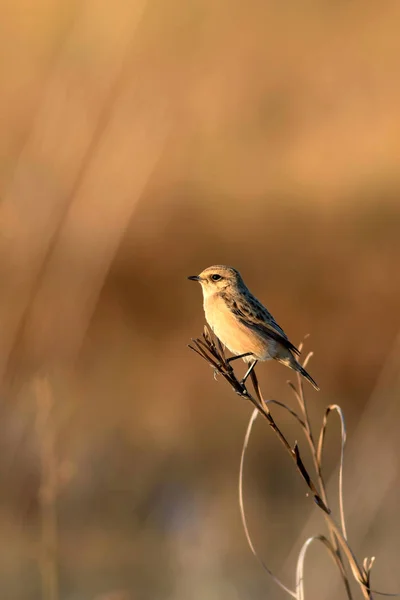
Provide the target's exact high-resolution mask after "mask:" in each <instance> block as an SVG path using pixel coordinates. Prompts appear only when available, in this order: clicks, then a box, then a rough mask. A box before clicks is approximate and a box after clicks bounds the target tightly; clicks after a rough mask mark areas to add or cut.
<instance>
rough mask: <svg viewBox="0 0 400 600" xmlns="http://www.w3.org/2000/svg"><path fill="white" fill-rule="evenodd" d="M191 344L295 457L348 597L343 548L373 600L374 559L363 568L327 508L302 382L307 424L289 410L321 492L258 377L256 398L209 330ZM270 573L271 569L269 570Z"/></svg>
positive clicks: (364, 591) (300, 395)
mask: <svg viewBox="0 0 400 600" xmlns="http://www.w3.org/2000/svg"><path fill="white" fill-rule="evenodd" d="M192 342H193V345H191V346H189V347H190V348H191V349H192V350H194V351H195V352H196V353H197V354H199V355H200V356H201V357H202V358H203V359H204V360H206V361H207V362H208V364H209V365H210V366H211V367H212V368H213V369H214V372H218V373H220V374H221V375H222V376H223V377H224V378H225V379H226V380H227V381H228V382H229V383H230V385H231V386H232V387H233V389H234V391H235V392H236V393H237V394H238V395H239V396H241V397H242V398H245V399H246V400H249V401H250V402H251V403H252V404H253V406H254V407H255V408H256V409H257V411H258V412H259V413H260V414H261V415H262V416H263V417H264V418H265V419H267V421H268V424H269V426H270V427H271V428H272V429H273V430H274V432H275V433H276V435H277V436H278V438H279V440H280V441H281V443H282V444H283V446H284V448H285V449H286V451H287V452H288V453H289V455H290V457H291V458H292V460H293V461H294V463H295V466H296V468H297V470H298V472H299V473H300V475H301V477H302V478H303V480H304V482H305V483H306V485H307V487H308V488H309V490H310V491H311V493H312V496H313V500H314V502H315V503H316V504H317V506H318V507H319V508H320V509H321V510H322V511H323V512H324V515H325V518H326V519H327V524H328V528H329V530H330V532H331V535H332V538H333V540H334V541H333V543H332V546H331V547H332V548H333V550H334V553H335V556H336V558H337V560H336V559H335V561H336V562H337V564H339V562H340V564H341V567H340V571H341V573H342V576H343V581H344V583H345V586H346V590H347V593H348V597H349V598H351V592H350V587H349V583H348V581H347V575H346V573H345V570H344V564H343V559H342V557H341V554H340V551H339V546H340V548H341V550H342V551H343V552H344V554H345V556H346V558H347V560H348V562H349V564H350V566H351V570H352V573H353V576H354V578H355V580H356V581H357V582H358V583H359V585H360V589H361V592H362V594H363V596H364V598H365V599H368V600H371V599H372V592H373V590H371V587H370V571H371V567H372V564H373V560H370V561H368V560H364V563H363V566H362V567H360V565H359V564H358V562H357V559H356V557H355V555H354V553H353V551H352V550H351V548H350V546H349V544H348V542H347V539H346V535H345V528H344V529H343V520H342V527H339V526H338V524H337V523H336V522H335V520H334V519H333V517H332V514H331V510H330V508H329V506H328V502H327V499H326V492H325V486H324V481H323V478H322V472H321V469H320V468H319V467H318V460H317V450H316V447H315V444H314V439H313V436H312V431H311V427H310V423H309V420H308V413H307V406H306V403H305V399H304V392H303V388H302V381H301V380H300V379H299V389H300V392H298V391H297V390H296V388H295V387H294V386H293V385H292V389H293V390H294V391H295V393H296V397H297V398H298V400H299V404H300V406H301V408H302V411H303V414H304V417H305V418H304V421H303V420H302V419H301V418H300V417H299V416H298V415H297V413H295V412H294V411H291V409H289V408H288V410H289V412H290V413H291V414H292V415H293V416H295V418H297V420H298V421H299V423H300V424H301V425H302V428H303V430H304V431H306V433H307V437H308V439H309V443H310V447H311V448H312V453H313V457H314V460H315V463H316V471H317V477H318V482H319V485H320V487H321V492H319V491H318V490H317V487H316V485H315V483H314V481H313V479H312V478H311V476H310V475H309V473H308V471H307V469H306V468H305V466H304V463H303V461H302V459H301V456H300V451H299V448H298V445H297V443H295V444H294V446H293V448H292V446H291V444H290V443H289V442H288V440H287V439H286V437H285V435H284V434H283V432H282V431H281V429H280V428H279V427H278V425H277V424H276V422H275V420H274V418H273V416H272V414H271V411H270V410H269V407H268V404H271V403H273V404H277V405H279V406H283V403H280V402H278V401H276V400H275V401H271V400H268V401H265V400H264V398H263V396H262V393H261V390H260V386H259V384H258V380H257V376H256V374H255V372H254V371H252V373H251V380H252V382H253V385H254V389H255V393H256V398H255V397H254V396H252V395H251V394H250V393H249V391H248V390H247V388H246V386H245V385H243V384H242V383H241V382H239V381H238V379H237V378H236V376H235V373H234V371H233V369H232V367H231V366H230V364H229V363H228V362H227V359H226V357H225V352H224V349H223V347H222V345H221V343H220V341H219V340H214V338H213V336H212V335H211V334H210V332H209V331H208V329H207V327H206V328H205V330H204V333H203V337H202V339H193V340H192ZM310 356H311V354H309V355H308V356H307V358H306V360H305V363H304V364H306V363H307V361H308V360H309V358H310ZM252 422H253V421H251V424H252ZM250 430H251V427H250ZM249 435H250V433H249ZM247 442H248V439H247ZM244 449H245V448H244ZM242 458H243V456H242ZM241 506H242V507H243V498H242V505H241ZM243 515H244V512H242V518H243ZM245 522H246V521H245V520H244V523H245ZM245 532H246V536H247V537H248V542H249V544H250V547H251V548H252V549H253V551H254V546H253V545H252V544H251V539H250V537H249V536H248V528H247V525H246V527H245ZM322 537H323V536H322ZM256 556H257V554H256ZM267 571H268V572H269V570H268V569H267ZM374 593H377V594H380V595H383V596H390V597H394V596H397V594H386V593H383V592H374Z"/></svg>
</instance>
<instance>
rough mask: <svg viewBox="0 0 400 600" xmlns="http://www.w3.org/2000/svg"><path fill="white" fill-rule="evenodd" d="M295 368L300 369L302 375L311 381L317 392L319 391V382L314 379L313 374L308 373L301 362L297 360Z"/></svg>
mask: <svg viewBox="0 0 400 600" xmlns="http://www.w3.org/2000/svg"><path fill="white" fill-rule="evenodd" d="M295 369H296V371H298V372H299V373H300V375H302V376H303V377H304V378H305V379H307V381H309V382H310V383H311V385H312V386H313V388H314V389H315V390H317V392H319V387H318V385H317V383H316V382H315V381H314V379H313V378H312V377H311V375H309V374H308V373H307V371H306V370H305V369H304V368H303V367H302V366H301V365H299V363H298V362H297V361H296V367H295Z"/></svg>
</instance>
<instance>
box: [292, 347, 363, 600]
mask: <svg viewBox="0 0 400 600" xmlns="http://www.w3.org/2000/svg"><path fill="white" fill-rule="evenodd" d="M302 349H303V344H300V345H299V350H300V352H301V351H302ZM311 356H312V353H311V352H310V353H309V354H308V355H307V356H306V359H305V360H304V362H303V367H304V368H306V366H307V363H308V361H309V360H310V358H311ZM297 381H298V390H297V389H296V388H295V387H294V386H291V388H292V389H293V391H294V394H295V396H296V398H297V401H298V403H299V406H300V410H301V411H302V413H303V417H304V425H305V426H304V434H305V437H306V440H307V442H308V445H309V448H310V452H311V456H312V460H313V463H314V469H315V472H316V474H317V480H318V485H319V492H320V494H321V498H322V500H323V501H324V503H325V504H326V505H327V506H329V504H328V496H327V493H326V486H325V481H324V478H323V475H322V445H323V439H324V433H325V428H326V417H325V420H324V424H323V427H322V431H321V436H322V437H320V440H322V441H321V446H320V448H321V450H320V452H319V451H318V450H317V447H316V445H315V441H314V436H313V433H312V430H311V424H310V418H309V414H308V407H307V402H306V399H305V396H304V388H303V380H302V377H301V375H300V374H298V377H297ZM342 424H343V420H342ZM344 431H345V430H344V427H343V426H342V451H341V462H340V464H341V470H340V479H339V482H340V485H339V488H340V489H339V504H340V509H341V510H340V516H341V526H342V532H343V535H344V537H345V538H346V539H347V535H346V527H345V520H344V513H343V493H342V485H341V483H342V477H341V474H342V466H343V449H344V444H345V436H344V435H343V434H344ZM322 432H323V433H322ZM324 518H325V522H326V525H327V527H328V531H329V536H330V539H331V543H332V546H333V549H334V552H335V553H336V555H337V557H338V559H339V560H338V561H337V562H336V564H337V566H338V567H339V571H340V574H341V577H342V579H343V583H344V585H345V588H346V592H347V596H348V598H349V600H352V598H353V596H352V593H351V588H350V583H349V580H348V577H347V573H346V569H345V566H344V564H343V560H342V555H341V551H340V545H339V542H338V539H337V537H336V535H335V532H334V529H333V527H332V525H331V523H330V521H329V519H328V517H327V515H324Z"/></svg>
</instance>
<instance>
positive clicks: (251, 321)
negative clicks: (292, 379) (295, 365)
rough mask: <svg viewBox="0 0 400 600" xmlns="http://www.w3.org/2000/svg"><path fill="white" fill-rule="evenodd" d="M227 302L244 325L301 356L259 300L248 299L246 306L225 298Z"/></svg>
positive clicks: (252, 297)
mask: <svg viewBox="0 0 400 600" xmlns="http://www.w3.org/2000/svg"><path fill="white" fill-rule="evenodd" d="M225 301H226V302H227V303H228V304H229V308H230V310H231V311H232V312H233V314H235V315H236V316H237V317H238V319H239V321H240V322H241V323H242V324H243V325H246V326H247V327H251V329H253V330H254V331H256V332H257V331H258V332H259V333H262V334H264V335H266V336H267V337H269V338H271V339H273V340H275V341H276V342H278V343H279V344H282V346H283V347H284V348H287V349H288V350H290V351H291V352H294V353H295V354H300V352H299V350H298V349H297V348H296V346H294V345H293V344H292V342H291V341H290V340H289V339H288V337H287V335H286V333H285V332H284V331H283V329H282V328H281V327H280V326H279V325H278V323H277V322H276V321H275V319H274V317H273V316H272V315H271V313H270V312H269V311H268V310H267V309H266V308H265V306H263V305H262V304H261V302H259V301H258V300H257V298H255V297H254V296H251V298H248V302H246V304H243V303H238V302H236V301H235V300H231V299H228V298H225Z"/></svg>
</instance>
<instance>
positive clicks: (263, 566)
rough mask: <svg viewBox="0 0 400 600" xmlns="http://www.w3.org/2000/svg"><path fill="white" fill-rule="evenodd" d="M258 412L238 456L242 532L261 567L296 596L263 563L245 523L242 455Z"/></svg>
mask: <svg viewBox="0 0 400 600" xmlns="http://www.w3.org/2000/svg"><path fill="white" fill-rule="evenodd" d="M258 414H259V410H258V408H255V409H254V410H253V412H252V414H251V417H250V421H249V424H248V426H247V429H246V435H245V438H244V442H243V447H242V453H241V456H240V468H239V507H240V515H241V518H242V523H243V529H244V533H245V535H246V539H247V543H248V545H249V547H250V550H251V552H252V553H253V555H254V556H255V557H256V559H257V560H258V562H259V563H260V565H261V566H262V568H263V569H264V570H265V571H266V572H267V573H268V575H269V576H270V577H271V578H272V579H273V580H274V581H275V583H276V584H277V585H278V586H279V587H280V588H281V589H282V590H284V591H285V592H287V593H288V594H289V595H290V596H292V598H297V594H296V592H294V591H292V590H291V589H290V588H288V587H287V586H286V585H285V584H284V583H282V581H281V580H280V579H278V577H276V575H274V574H273V573H272V571H271V569H269V568H268V567H267V565H266V564H265V562H264V561H263V560H262V558H261V557H260V556H259V554H258V552H257V550H256V549H255V546H254V544H253V542H252V539H251V536H250V532H249V528H248V525H247V519H246V513H245V510H244V501H243V471H244V457H245V454H246V450H247V446H248V444H249V439H250V434H251V431H252V428H253V424H254V423H255V420H256V418H257V416H258Z"/></svg>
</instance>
